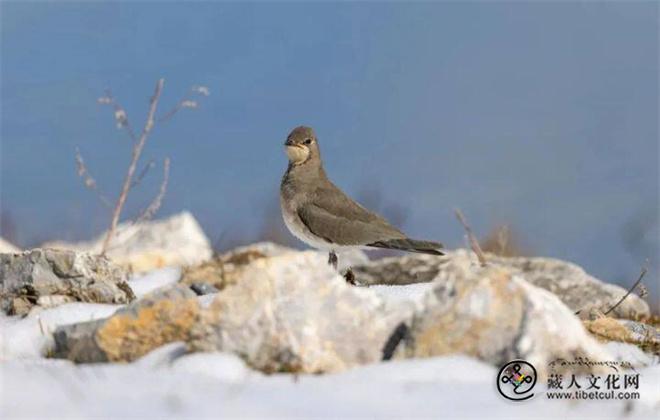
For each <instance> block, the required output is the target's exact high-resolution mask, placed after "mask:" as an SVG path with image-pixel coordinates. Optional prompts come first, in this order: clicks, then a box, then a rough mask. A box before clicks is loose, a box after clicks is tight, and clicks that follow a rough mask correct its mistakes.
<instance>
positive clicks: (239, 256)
mask: <svg viewBox="0 0 660 420" xmlns="http://www.w3.org/2000/svg"><path fill="white" fill-rule="evenodd" d="M297 252H299V251H298V250H295V249H293V248H288V247H285V246H281V245H278V244H275V243H272V242H259V243H256V244H252V245H248V246H244V247H239V248H235V249H233V250H232V251H230V252H227V253H225V254H222V255H216V256H215V257H214V258H213V259H211V260H210V261H206V262H203V263H201V264H199V265H196V266H192V267H187V268H186V269H184V271H183V276H182V279H181V282H182V283H184V284H188V285H193V284H197V285H201V284H208V285H209V286H212V287H214V288H215V289H217V290H222V289H224V288H225V287H227V286H229V285H232V284H235V283H236V282H238V281H240V279H242V277H243V273H244V272H245V271H246V269H247V268H248V267H249V266H250V264H252V262H254V261H256V260H259V259H262V258H270V257H277V256H282V255H286V254H291V253H297ZM314 252H315V251H314ZM316 253H317V254H318V255H319V256H321V257H323V258H325V259H326V260H327V258H328V256H327V253H325V252H316ZM337 255H338V257H339V266H338V269H339V270H340V271H341V270H344V269H346V268H348V267H351V266H353V265H359V264H366V263H368V262H369V258H368V257H367V255H366V254H365V253H364V252H362V251H360V250H351V251H342V252H341V253H338V254H337Z"/></svg>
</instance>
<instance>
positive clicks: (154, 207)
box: [135, 158, 170, 223]
mask: <svg viewBox="0 0 660 420" xmlns="http://www.w3.org/2000/svg"><path fill="white" fill-rule="evenodd" d="M169 178H170V158H165V161H164V162H163V182H161V184H160V190H159V191H158V194H157V195H156V197H154V199H153V200H152V201H151V203H150V204H149V205H148V206H147V208H146V209H144V211H143V212H142V213H141V214H140V216H139V217H138V218H137V219H136V220H135V223H140V222H144V221H146V220H149V219H151V218H152V217H153V216H154V214H156V212H157V211H158V209H159V208H160V206H161V205H162V203H163V197H165V193H166V192H167V183H168V181H169Z"/></svg>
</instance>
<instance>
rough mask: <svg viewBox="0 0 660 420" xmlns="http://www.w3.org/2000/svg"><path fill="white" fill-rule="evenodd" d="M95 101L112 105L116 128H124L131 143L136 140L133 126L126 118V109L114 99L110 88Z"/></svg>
mask: <svg viewBox="0 0 660 420" xmlns="http://www.w3.org/2000/svg"><path fill="white" fill-rule="evenodd" d="M97 102H98V103H100V104H102V105H112V108H113V109H114V111H115V121H116V122H117V128H123V129H125V130H126V132H127V133H128V135H129V137H130V138H131V140H133V143H135V142H137V137H136V136H135V131H133V126H132V125H131V123H130V121H129V120H128V114H127V113H126V110H125V109H124V107H122V106H121V104H119V103H118V102H117V101H116V100H115V98H114V96H112V92H111V91H110V89H106V90H105V96H102V97H100V98H99V99H98V100H97Z"/></svg>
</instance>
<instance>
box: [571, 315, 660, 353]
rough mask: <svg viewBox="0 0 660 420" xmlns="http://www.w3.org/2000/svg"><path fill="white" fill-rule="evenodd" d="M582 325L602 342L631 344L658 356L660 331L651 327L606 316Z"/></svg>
mask: <svg viewBox="0 0 660 420" xmlns="http://www.w3.org/2000/svg"><path fill="white" fill-rule="evenodd" d="M584 325H585V327H586V328H587V330H589V332H591V333H592V334H594V335H595V336H596V337H597V338H599V339H601V340H603V341H617V342H623V343H631V344H635V345H636V346H638V347H639V348H640V349H642V350H643V351H647V352H650V353H654V354H660V331H659V330H658V328H656V327H654V326H652V325H647V324H644V323H641V322H636V321H629V320H621V319H614V318H609V317H606V316H604V317H601V318H598V319H595V320H593V321H584Z"/></svg>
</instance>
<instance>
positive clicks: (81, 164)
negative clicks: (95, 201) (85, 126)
mask: <svg viewBox="0 0 660 420" xmlns="http://www.w3.org/2000/svg"><path fill="white" fill-rule="evenodd" d="M76 167H77V168H78V176H79V177H80V178H81V179H82V180H83V183H84V184H85V187H87V188H88V189H90V190H92V191H94V192H95V193H96V194H97V195H98V197H99V199H100V200H101V202H102V203H103V204H105V205H106V206H108V207H112V204H111V203H110V200H108V199H107V198H106V197H105V196H104V195H103V193H101V191H99V188H98V185H97V184H96V180H95V179H94V177H93V176H92V174H90V173H89V170H88V169H87V165H85V161H84V160H83V157H82V155H81V154H80V149H78V148H77V147H76Z"/></svg>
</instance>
